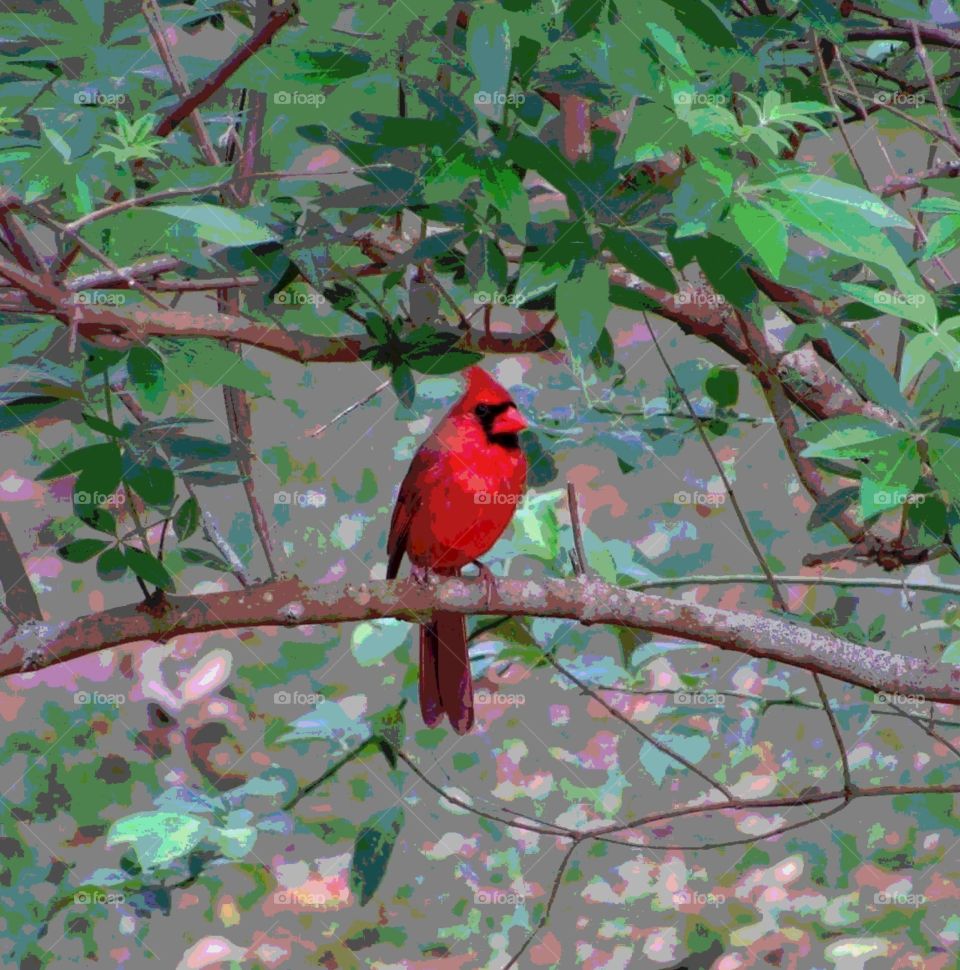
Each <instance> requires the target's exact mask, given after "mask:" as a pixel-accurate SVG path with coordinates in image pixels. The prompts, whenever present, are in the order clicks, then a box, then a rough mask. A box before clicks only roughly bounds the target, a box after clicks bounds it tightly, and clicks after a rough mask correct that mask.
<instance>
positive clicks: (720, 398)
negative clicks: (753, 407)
mask: <svg viewBox="0 0 960 970" xmlns="http://www.w3.org/2000/svg"><path fill="white" fill-rule="evenodd" d="M703 389H704V390H705V391H706V392H707V394H709V395H710V397H711V398H712V399H713V400H714V401H715V402H716V405H717V407H721V408H730V407H733V406H734V404H736V403H737V398H738V397H739V396H740V376H739V375H738V374H737V372H736V370H734V368H732V367H720V366H717V367H711V368H710V372H709V373H708V374H707V377H706V380H704V382H703Z"/></svg>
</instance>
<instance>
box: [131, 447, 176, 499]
mask: <svg viewBox="0 0 960 970" xmlns="http://www.w3.org/2000/svg"><path fill="white" fill-rule="evenodd" d="M123 465H124V474H123V480H124V481H125V482H126V483H127V484H128V485H129V486H130V487H131V488H132V489H133V490H134V491H135V492H136V493H137V495H139V496H140V498H142V499H143V500H144V502H146V503H147V505H150V506H153V507H154V508H159V509H168V508H170V506H171V505H173V500H174V497H175V494H176V479H175V478H174V474H173V472H172V471H171V469H170V466H169V465H168V464H167V462H166V460H165V459H163V458H161V457H160V456H159V455H157V454H153V455H149V456H140V455H136V454H133V453H132V452H129V451H128V452H125V453H124V456H123Z"/></svg>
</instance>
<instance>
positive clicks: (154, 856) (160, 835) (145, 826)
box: [107, 812, 210, 869]
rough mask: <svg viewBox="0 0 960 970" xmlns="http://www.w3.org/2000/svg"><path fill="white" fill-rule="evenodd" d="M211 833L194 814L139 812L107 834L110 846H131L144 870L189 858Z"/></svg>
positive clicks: (206, 823)
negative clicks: (192, 851) (193, 850)
mask: <svg viewBox="0 0 960 970" xmlns="http://www.w3.org/2000/svg"><path fill="white" fill-rule="evenodd" d="M209 831H210V824H209V823H208V822H207V821H206V820H205V819H202V818H197V817H196V816H195V815H180V814H178V813H176V812H139V813H137V814H136V815H128V816H127V817H126V818H121V819H118V820H117V821H116V822H114V823H113V825H112V826H111V827H110V831H109V833H108V834H107V846H108V847H109V846H114V845H119V844H123V843H125V842H127V843H130V844H131V845H132V846H133V850H134V852H136V854H137V859H138V861H139V862H140V865H141V867H142V868H144V869H155V868H157V867H159V866H163V865H166V864H167V863H170V862H173V861H174V860H175V859H181V858H184V857H185V856H187V855H188V854H189V853H190V851H191V850H192V849H194V848H195V847H196V846H197V845H198V844H199V843H200V841H201V840H202V839H203V838H204V836H206V835H207V834H208V832H209Z"/></svg>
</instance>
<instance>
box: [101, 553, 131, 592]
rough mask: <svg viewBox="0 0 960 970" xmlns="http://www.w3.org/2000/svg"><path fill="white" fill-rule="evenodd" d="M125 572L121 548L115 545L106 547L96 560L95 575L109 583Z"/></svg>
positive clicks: (124, 561)
mask: <svg viewBox="0 0 960 970" xmlns="http://www.w3.org/2000/svg"><path fill="white" fill-rule="evenodd" d="M126 573H127V560H126V558H125V557H124V555H123V550H122V549H120V548H119V547H117V546H113V547H112V548H110V549H107V550H106V551H105V552H104V554H103V555H102V556H101V557H100V558H99V559H98V560H97V575H98V576H99V577H100V578H101V579H102V580H103V581H104V582H107V583H111V582H113V581H115V580H117V579H120V578H121V577H123V576H125V575H126Z"/></svg>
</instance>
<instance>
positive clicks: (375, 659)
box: [350, 620, 410, 667]
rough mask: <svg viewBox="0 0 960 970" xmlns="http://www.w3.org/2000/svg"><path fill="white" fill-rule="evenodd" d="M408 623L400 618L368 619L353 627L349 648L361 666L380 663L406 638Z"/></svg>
mask: <svg viewBox="0 0 960 970" xmlns="http://www.w3.org/2000/svg"><path fill="white" fill-rule="evenodd" d="M409 632H410V625H409V624H408V623H404V622H402V621H401V620H369V621H367V622H364V623H358V624H357V625H356V626H355V627H354V628H353V634H352V636H351V640H350V648H351V650H352V651H353V656H354V657H355V658H356V661H357V663H358V664H360V666H361V667H372V666H374V665H375V664H379V663H382V662H383V660H385V659H386V658H387V657H389V656H390V654H392V653H393V652H394V651H395V650H397V649H398V648H399V647H400V646H401V645H402V644H403V643H404V642H405V641H406V639H407V636H408V634H409Z"/></svg>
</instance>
